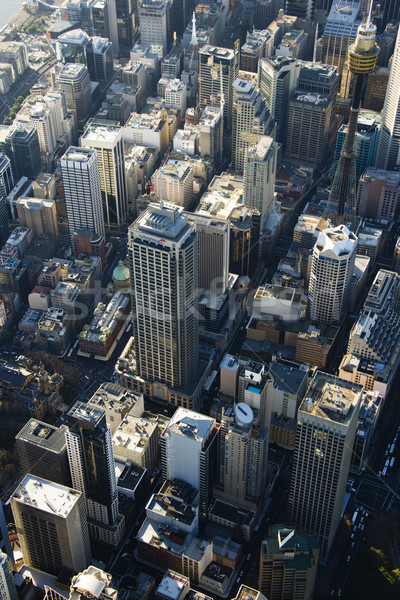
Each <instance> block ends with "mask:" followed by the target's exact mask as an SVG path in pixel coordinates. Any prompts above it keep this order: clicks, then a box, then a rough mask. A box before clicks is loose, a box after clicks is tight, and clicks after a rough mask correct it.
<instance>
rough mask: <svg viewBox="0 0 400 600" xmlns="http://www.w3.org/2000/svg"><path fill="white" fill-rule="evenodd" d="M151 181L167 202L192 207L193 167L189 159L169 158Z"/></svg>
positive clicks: (156, 192)
mask: <svg viewBox="0 0 400 600" xmlns="http://www.w3.org/2000/svg"><path fill="white" fill-rule="evenodd" d="M151 181H152V184H153V187H154V192H155V194H156V196H157V197H158V198H163V199H164V200H166V201H167V202H172V203H173V204H176V205H177V206H183V207H184V208H186V209H189V208H191V205H192V202H193V168H192V167H191V165H190V164H189V163H188V162H187V161H185V160H175V159H173V158H169V159H168V160H167V162H166V163H164V165H162V166H160V168H159V169H158V170H157V171H156V172H155V173H154V175H153V177H152V180H151ZM160 187H161V189H160ZM161 190H162V191H161Z"/></svg>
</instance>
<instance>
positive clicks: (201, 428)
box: [165, 407, 215, 444]
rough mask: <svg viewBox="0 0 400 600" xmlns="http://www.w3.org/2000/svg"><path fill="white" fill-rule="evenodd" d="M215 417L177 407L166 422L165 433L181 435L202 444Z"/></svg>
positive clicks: (210, 429)
mask: <svg viewBox="0 0 400 600" xmlns="http://www.w3.org/2000/svg"><path fill="white" fill-rule="evenodd" d="M214 425H215V419H212V418H210V417H208V416H206V415H203V414H201V413H197V412H194V411H192V410H189V409H188V408H183V407H180V408H178V409H177V410H176V411H175V413H174V415H173V416H172V418H171V420H170V422H169V423H168V425H167V427H166V430H165V434H167V435H168V434H170V433H172V432H173V433H175V434H179V435H183V436H185V437H187V438H189V439H192V440H193V441H196V442H198V443H201V444H204V443H205V441H206V440H207V438H208V436H209V435H210V433H211V432H212V430H213V429H214Z"/></svg>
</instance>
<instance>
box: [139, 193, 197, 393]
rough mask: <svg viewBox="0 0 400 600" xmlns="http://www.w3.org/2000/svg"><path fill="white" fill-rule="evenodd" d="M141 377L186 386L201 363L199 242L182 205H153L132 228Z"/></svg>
mask: <svg viewBox="0 0 400 600" xmlns="http://www.w3.org/2000/svg"><path fill="white" fill-rule="evenodd" d="M128 244H129V257H130V267H131V289H132V314H133V332H134V343H135V350H136V363H137V372H138V375H139V376H140V377H142V378H144V379H145V380H149V381H158V382H163V383H165V384H167V385H168V386H170V387H173V388H175V387H180V386H185V385H186V384H187V383H189V382H190V380H193V379H194V378H195V376H196V374H197V367H198V329H197V315H196V314H195V309H196V301H197V300H196V295H195V292H196V290H197V288H198V240H197V234H196V229H195V226H194V225H193V224H192V225H190V224H189V222H188V219H187V217H186V216H185V214H184V213H183V209H182V208H179V207H177V206H175V205H172V204H168V205H162V206H157V205H150V206H149V208H148V209H147V210H146V211H145V212H144V213H143V214H142V215H140V217H139V218H138V219H136V221H135V222H134V223H133V224H132V225H131V226H130V228H129V239H128Z"/></svg>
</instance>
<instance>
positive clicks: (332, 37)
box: [317, 0, 361, 73]
mask: <svg viewBox="0 0 400 600" xmlns="http://www.w3.org/2000/svg"><path fill="white" fill-rule="evenodd" d="M360 23H361V15H360V2H359V0H353V1H352V0H335V2H333V3H332V6H331V10H330V12H329V16H328V20H327V22H326V25H325V29H324V33H323V35H322V37H321V38H320V40H318V47H317V58H318V59H319V60H320V61H321V62H323V63H324V64H326V65H336V66H337V68H338V72H339V73H342V71H343V66H344V63H345V61H346V59H347V51H348V48H349V46H350V44H352V43H353V42H354V40H355V39H356V35H357V29H358V27H359V25H360Z"/></svg>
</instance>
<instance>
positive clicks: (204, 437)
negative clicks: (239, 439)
mask: <svg viewBox="0 0 400 600" xmlns="http://www.w3.org/2000/svg"><path fill="white" fill-rule="evenodd" d="M216 435H217V427H216V422H215V419H213V418H211V417H208V416H206V415H203V414H201V413H197V412H194V411H192V410H188V409H187V408H178V409H177V410H176V412H175V414H174V415H173V417H172V418H171V420H170V422H169V423H168V425H167V427H166V428H165V430H164V432H163V434H162V436H161V462H162V471H163V477H164V479H170V480H173V479H180V480H181V481H185V482H186V483H188V484H189V485H191V486H192V487H193V488H194V489H195V490H199V491H200V505H201V507H202V509H203V510H205V509H206V508H207V504H208V500H209V495H210V489H211V481H210V480H211V479H212V473H211V472H210V469H211V471H212V469H213V466H215V463H216V461H215V459H212V460H210V457H211V454H210V453H211V452H212V451H213V450H214V449H215V450H216V447H215V448H214V446H215V444H214V442H215V440H216Z"/></svg>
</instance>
